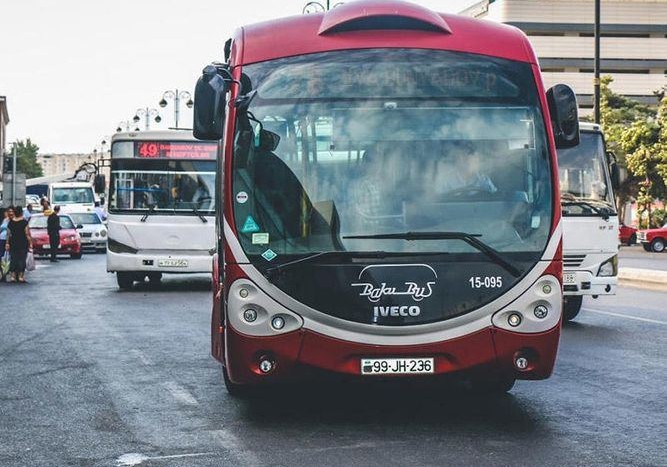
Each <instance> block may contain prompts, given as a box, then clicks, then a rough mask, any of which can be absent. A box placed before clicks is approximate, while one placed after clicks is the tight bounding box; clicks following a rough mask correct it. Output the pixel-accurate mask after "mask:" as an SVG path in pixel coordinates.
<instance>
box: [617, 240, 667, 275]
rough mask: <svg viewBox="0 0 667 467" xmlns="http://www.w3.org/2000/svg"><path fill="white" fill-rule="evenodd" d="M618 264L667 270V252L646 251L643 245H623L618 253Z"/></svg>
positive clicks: (627, 266) (622, 266)
mask: <svg viewBox="0 0 667 467" xmlns="http://www.w3.org/2000/svg"><path fill="white" fill-rule="evenodd" d="M618 266H619V267H621V268H639V269H656V270H659V271H667V252H662V253H653V252H648V251H644V248H642V247H641V245H633V246H622V247H621V249H620V251H619V253H618Z"/></svg>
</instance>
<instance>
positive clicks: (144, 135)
mask: <svg viewBox="0 0 667 467" xmlns="http://www.w3.org/2000/svg"><path fill="white" fill-rule="evenodd" d="M134 140H137V141H142V140H160V141H162V140H164V141H197V140H196V139H195V137H194V136H193V134H192V130H149V131H123V132H119V133H115V134H114V135H113V136H112V137H111V142H112V143H113V142H114V141H134Z"/></svg>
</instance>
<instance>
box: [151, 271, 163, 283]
mask: <svg viewBox="0 0 667 467" xmlns="http://www.w3.org/2000/svg"><path fill="white" fill-rule="evenodd" d="M161 280H162V273H161V272H149V273H148V281H149V282H150V283H151V285H159V284H160V281H161Z"/></svg>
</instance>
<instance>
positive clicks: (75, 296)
mask: <svg viewBox="0 0 667 467" xmlns="http://www.w3.org/2000/svg"><path fill="white" fill-rule="evenodd" d="M30 281H31V283H30V284H28V285H18V284H0V294H1V295H0V296H1V297H2V305H3V306H2V313H1V314H0V323H1V325H2V328H3V330H4V332H3V335H2V338H0V414H2V415H1V417H0V465H2V466H28V465H29V466H118V465H141V466H209V465H216V466H237V465H248V466H254V465H267V466H311V465H318V466H321V467H323V466H341V465H381V466H385V467H386V466H404V465H426V466H442V465H471V466H477V465H488V466H503V465H525V466H536V465H554V466H562V465H568V466H573V465H581V466H591V465H599V466H609V465H628V466H630V465H632V466H638V465H645V466H649V465H650V466H653V465H667V461H666V460H665V454H664V449H665V439H667V425H666V420H667V413H666V410H665V409H666V402H665V400H666V399H665V387H666V386H667V363H666V362H667V359H666V358H665V355H664V354H665V349H666V348H667V346H666V344H667V339H666V336H667V310H666V308H665V303H666V299H667V294H665V293H659V292H653V291H646V290H639V289H632V288H625V287H621V288H620V289H619V294H618V296H616V297H606V298H600V299H598V300H590V301H586V302H584V307H585V308H586V309H584V310H583V311H582V313H581V314H580V316H579V317H578V319H577V321H576V322H575V323H572V324H568V325H566V326H565V329H564V334H563V338H562V341H561V349H560V353H559V359H558V364H557V368H556V371H555V374H554V376H553V377H552V378H551V379H549V380H546V381H541V382H518V383H517V385H516V386H515V387H514V389H513V391H512V392H511V393H510V394H508V395H502V396H495V397H489V396H485V397H482V396H470V395H467V394H465V393H462V392H461V391H460V390H459V391H447V390H443V389H437V388H425V387H415V386H412V385H408V384H406V383H400V384H398V383H397V384H388V383H385V384H379V385H377V384H376V385H372V386H364V387H359V386H352V387H349V386H348V387H341V386H327V387H321V386H317V385H313V386H307V387H304V388H302V389H300V390H296V389H292V390H289V391H288V390H282V391H275V392H274V393H271V394H268V395H266V396H265V397H264V398H260V399H255V400H250V401H247V400H237V399H232V398H230V397H229V396H228V395H227V394H226V392H225V390H224V387H223V385H222V383H221V381H220V370H219V367H218V365H217V364H216V363H215V361H214V360H213V359H212V358H211V357H210V355H209V319H210V318H209V313H210V292H209V283H208V280H207V278H206V277H194V278H183V277H176V278H173V279H172V278H169V279H167V280H166V281H165V283H164V284H163V285H162V286H161V287H160V288H159V289H158V290H151V289H149V287H148V286H146V287H140V288H138V289H137V290H135V291H132V292H119V291H118V290H117V288H116V285H115V280H114V277H113V275H110V274H107V273H106V272H105V271H104V256H103V255H88V256H84V258H83V259H82V260H80V261H76V260H67V261H61V262H60V263H57V264H53V265H51V264H49V263H46V264H44V263H40V268H39V269H38V270H37V271H35V272H34V273H33V274H32V275H31V276H30Z"/></svg>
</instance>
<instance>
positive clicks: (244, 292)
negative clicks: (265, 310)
mask: <svg viewBox="0 0 667 467" xmlns="http://www.w3.org/2000/svg"><path fill="white" fill-rule="evenodd" d="M239 295H240V296H241V298H247V297H248V289H241V290H239Z"/></svg>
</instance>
